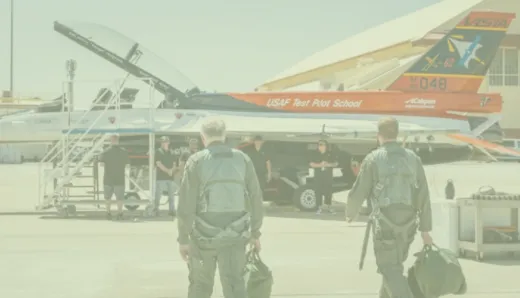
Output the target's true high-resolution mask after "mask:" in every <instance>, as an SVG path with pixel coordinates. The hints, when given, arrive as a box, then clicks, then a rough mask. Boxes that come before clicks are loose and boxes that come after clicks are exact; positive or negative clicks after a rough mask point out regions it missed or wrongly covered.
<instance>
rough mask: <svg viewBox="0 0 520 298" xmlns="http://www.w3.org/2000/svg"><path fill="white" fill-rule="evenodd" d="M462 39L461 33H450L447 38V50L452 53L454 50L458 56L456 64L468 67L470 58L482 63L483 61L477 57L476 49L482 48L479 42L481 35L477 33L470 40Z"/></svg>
mask: <svg viewBox="0 0 520 298" xmlns="http://www.w3.org/2000/svg"><path fill="white" fill-rule="evenodd" d="M463 39H464V36H462V35H451V36H450V37H449V38H448V48H449V51H450V52H452V53H454V52H455V51H456V52H457V53H458V54H459V56H460V59H459V61H457V65H459V66H464V67H465V68H469V62H470V61H471V60H474V61H477V62H478V63H481V64H484V61H482V60H481V59H480V58H479V57H477V50H478V49H480V48H482V44H481V43H480V41H481V39H482V37H481V36H480V35H477V36H475V39H474V40H473V41H472V42H469V41H464V40H463Z"/></svg>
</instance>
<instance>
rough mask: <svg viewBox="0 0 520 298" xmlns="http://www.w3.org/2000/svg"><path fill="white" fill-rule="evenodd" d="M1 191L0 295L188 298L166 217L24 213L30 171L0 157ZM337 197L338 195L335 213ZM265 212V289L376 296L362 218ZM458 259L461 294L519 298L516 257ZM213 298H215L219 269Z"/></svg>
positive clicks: (33, 185)
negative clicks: (268, 275)
mask: <svg viewBox="0 0 520 298" xmlns="http://www.w3.org/2000/svg"><path fill="white" fill-rule="evenodd" d="M517 173H520V171H518V172H517ZM469 174H470V173H468V175H469ZM497 175H498V174H497ZM517 175H518V174H517ZM439 180H440V179H439ZM0 194H1V195H2V197H1V199H0V213H1V216H0V297H16V298H29V297H31V298H32V297H38V298H47V297H49V298H50V297H52V298H61V297H63V298H83V297H85V298H87V297H88V298H109V297H124V298H174V297H175V298H177V297H186V288H187V284H188V280H187V268H186V265H185V264H184V263H183V262H182V260H181V259H180V257H179V255H178V253H177V245H176V237H177V233H176V223H175V222H174V221H171V220H168V219H166V218H164V219H163V220H150V221H147V220H138V221H133V218H129V219H128V220H125V221H123V222H112V221H107V220H104V219H103V218H102V216H99V217H93V216H89V217H86V218H68V219H63V218H57V217H56V216H54V215H52V214H30V212H31V211H33V207H34V205H35V204H36V200H37V171H36V168H35V166H34V165H29V164H24V165H0ZM344 199H345V194H337V195H336V197H335V200H336V201H337V202H338V203H337V205H336V207H337V208H338V209H339V210H338V211H342V208H343V207H342V204H341V203H340V202H341V201H344ZM26 212H29V213H26ZM267 214H268V217H267V218H266V219H265V225H264V228H263V233H264V236H263V237H262V243H263V252H262V257H263V258H264V260H265V262H266V263H267V264H268V265H269V266H270V267H271V269H272V270H273V274H274V277H275V285H274V292H273V295H272V297H279V298H289V297H291V298H303V297H320V298H336V297H377V290H378V288H379V283H380V277H379V276H378V274H377V273H376V268H375V264H374V259H373V256H372V253H371V251H372V248H369V253H368V256H367V260H366V262H365V270H364V271H361V272H359V271H358V269H357V267H358V258H359V254H360V246H361V240H362V237H363V232H364V228H363V227H364V223H363V222H357V223H354V224H352V225H348V224H347V223H345V222H344V221H343V215H342V212H340V213H338V214H336V215H320V216H317V215H314V214H302V213H298V212H294V211H287V210H286V209H278V208H275V207H270V208H268V210H267ZM439 220H442V219H439ZM419 247H420V244H419V243H415V244H414V248H413V249H412V251H415V250H418V248H419ZM411 261H412V260H411V259H410V260H409V262H411ZM461 263H462V265H463V267H464V270H465V273H466V277H467V280H468V287H469V290H468V294H467V295H465V297H470V298H484V297H486V298H488V297H493V298H512V297H516V298H517V297H520V283H519V282H518V276H520V267H518V266H519V265H520V261H515V260H503V259H501V258H497V259H491V260H486V261H485V262H482V263H477V262H475V261H474V260H461ZM214 297H222V295H221V288H220V285H219V280H218V277H217V279H216V285H215V295H214Z"/></svg>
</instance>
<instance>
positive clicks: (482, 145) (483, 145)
mask: <svg viewBox="0 0 520 298" xmlns="http://www.w3.org/2000/svg"><path fill="white" fill-rule="evenodd" d="M448 137H450V138H452V139H455V140H458V141H461V142H464V143H466V144H469V145H472V146H475V147H477V148H479V149H484V150H486V151H490V152H494V153H498V154H504V155H510V156H515V157H520V152H519V151H517V150H514V149H510V148H507V147H504V146H501V145H498V144H494V143H490V142H487V141H484V140H481V139H477V138H475V137H472V136H468V135H463V134H449V135H448Z"/></svg>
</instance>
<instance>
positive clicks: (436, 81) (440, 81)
mask: <svg viewBox="0 0 520 298" xmlns="http://www.w3.org/2000/svg"><path fill="white" fill-rule="evenodd" d="M417 81H419V84H417ZM412 85H413V86H414V87H416V86H417V85H419V88H420V89H422V90H424V91H446V88H447V86H446V85H447V82H446V79H445V78H426V77H421V78H417V77H416V78H413V79H412ZM416 89H417V88H416Z"/></svg>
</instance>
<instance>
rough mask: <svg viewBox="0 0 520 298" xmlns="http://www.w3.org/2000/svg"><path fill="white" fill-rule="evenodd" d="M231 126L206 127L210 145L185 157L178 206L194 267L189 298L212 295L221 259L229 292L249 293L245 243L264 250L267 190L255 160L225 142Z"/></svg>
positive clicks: (185, 251) (186, 253)
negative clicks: (263, 188) (264, 191)
mask: <svg viewBox="0 0 520 298" xmlns="http://www.w3.org/2000/svg"><path fill="white" fill-rule="evenodd" d="M225 133H226V125H225V123H224V122H223V121H220V120H208V121H207V122H205V123H204V124H203V125H202V127H201V137H202V142H203V143H204V146H206V149H205V150H202V151H199V152H197V153H195V154H193V155H191V156H190V157H189V159H188V161H187V162H186V167H185V171H184V176H183V178H182V181H181V187H180V193H179V205H178V208H177V215H178V228H179V239H178V241H179V251H180V254H181V256H182V258H183V259H184V260H185V261H186V262H187V263H188V267H189V282H190V285H189V288H188V298H209V297H211V294H212V292H213V284H214V279H215V271H216V267H217V264H218V268H219V273H220V280H221V282H222V289H223V292H224V297H226V298H245V297H246V289H245V282H244V278H243V274H244V268H245V264H246V246H247V243H248V242H250V243H251V244H252V245H253V246H254V248H255V249H256V250H260V241H259V237H260V228H261V226H262V220H263V206H262V191H261V189H260V185H259V183H258V178H257V176H256V173H255V169H254V166H253V163H252V162H251V159H250V158H249V157H248V156H247V155H246V154H245V153H243V152H241V151H239V150H236V149H232V148H230V147H229V146H227V145H225V144H224V141H225V137H226V135H225Z"/></svg>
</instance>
